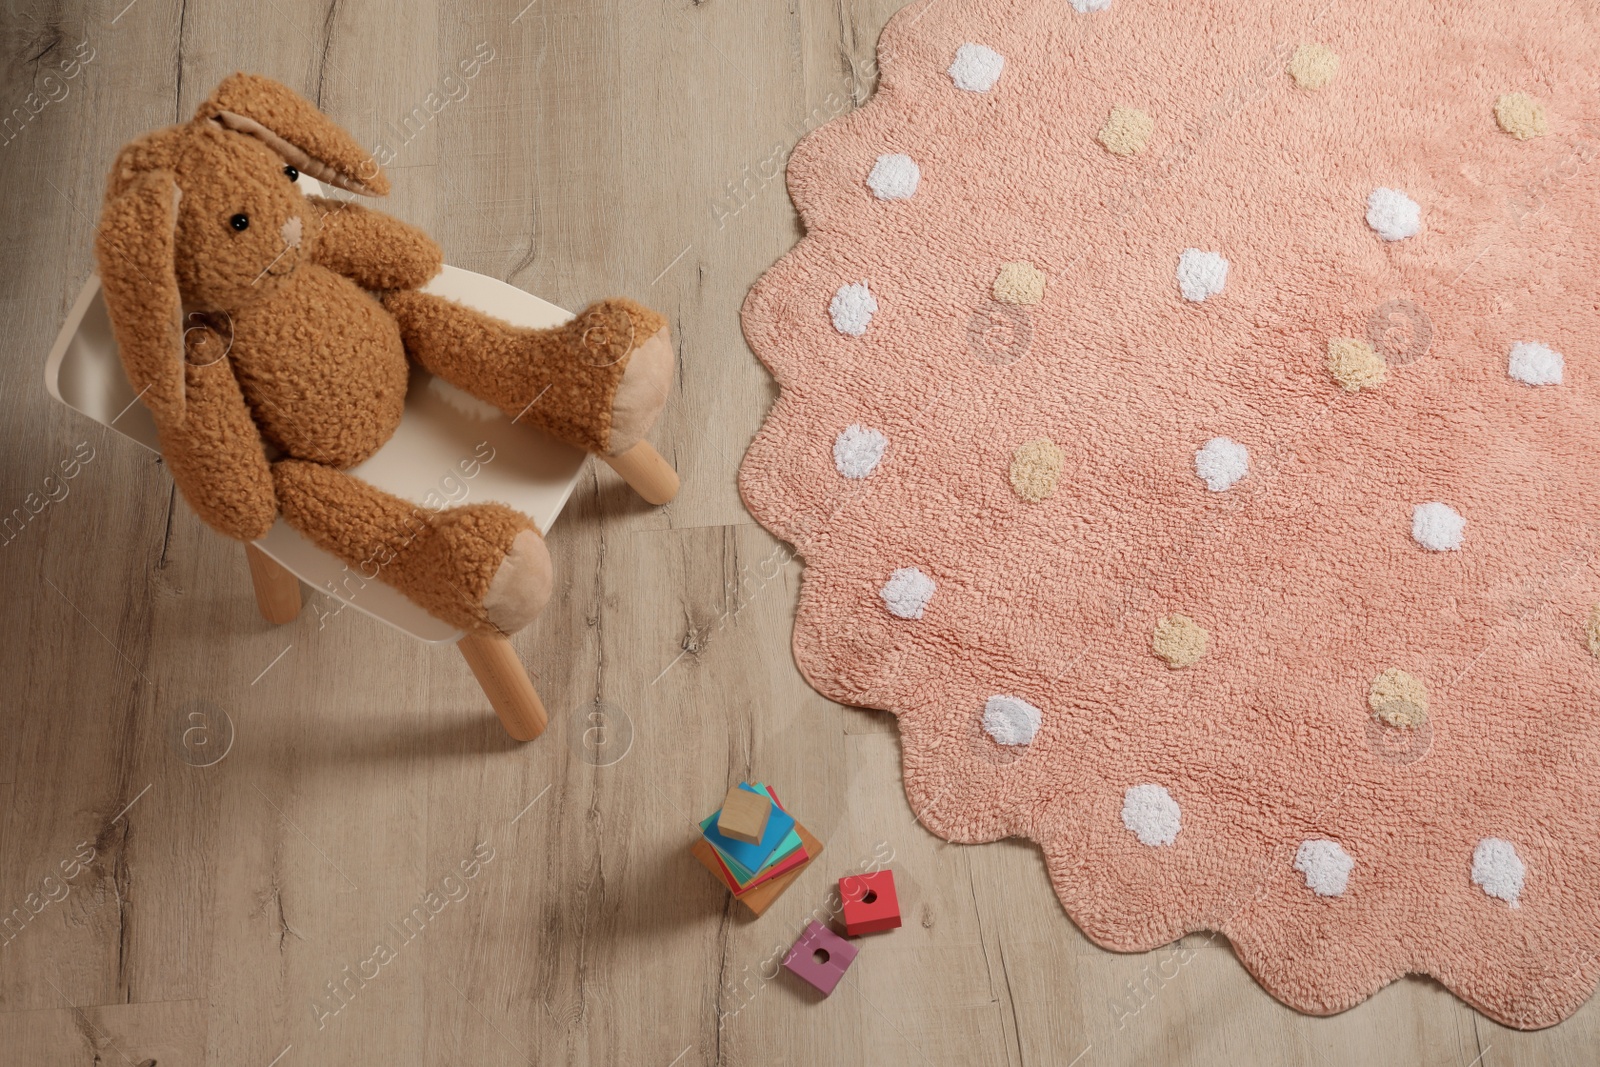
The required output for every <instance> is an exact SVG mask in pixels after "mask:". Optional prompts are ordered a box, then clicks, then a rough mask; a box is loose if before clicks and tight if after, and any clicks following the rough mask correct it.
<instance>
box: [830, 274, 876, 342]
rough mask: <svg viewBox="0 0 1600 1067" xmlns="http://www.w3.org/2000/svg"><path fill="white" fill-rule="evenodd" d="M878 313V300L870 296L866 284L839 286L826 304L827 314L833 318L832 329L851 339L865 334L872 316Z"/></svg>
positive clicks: (870, 293)
mask: <svg viewBox="0 0 1600 1067" xmlns="http://www.w3.org/2000/svg"><path fill="white" fill-rule="evenodd" d="M877 313H878V298H877V297H875V296H873V295H872V290H870V289H868V288H867V283H866V282H858V283H856V284H855V285H841V286H839V291H838V292H837V293H834V294H833V300H832V301H831V302H830V303H829V304H828V314H829V315H831V316H832V317H833V328H834V329H836V330H838V331H839V332H840V333H843V334H849V335H850V336H851V337H860V336H861V335H862V334H864V333H866V332H867V326H868V325H869V324H870V323H871V322H872V316H874V315H876V314H877Z"/></svg>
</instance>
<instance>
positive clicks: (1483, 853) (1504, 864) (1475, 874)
mask: <svg viewBox="0 0 1600 1067" xmlns="http://www.w3.org/2000/svg"><path fill="white" fill-rule="evenodd" d="M1527 875H1528V869H1527V868H1526V867H1524V866H1523V865H1522V857H1521V856H1518V855H1517V846H1515V845H1513V844H1512V843H1511V842H1510V841H1507V840H1505V839H1504V838H1500V837H1486V838H1484V839H1483V840H1482V841H1479V842H1478V847H1477V848H1475V849H1473V850H1472V884H1473V885H1475V886H1478V887H1479V888H1480V889H1482V890H1483V891H1484V892H1485V893H1488V894H1489V895H1490V896H1491V897H1495V898H1497V899H1500V900H1503V901H1505V902H1506V903H1507V904H1510V905H1511V906H1512V907H1513V908H1515V907H1517V898H1518V897H1520V896H1521V895H1522V883H1523V880H1524V879H1525V878H1526V877H1527Z"/></svg>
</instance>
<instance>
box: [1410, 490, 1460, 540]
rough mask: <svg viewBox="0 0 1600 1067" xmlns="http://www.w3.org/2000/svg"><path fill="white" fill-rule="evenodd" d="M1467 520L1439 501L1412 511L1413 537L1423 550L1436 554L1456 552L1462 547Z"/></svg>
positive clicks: (1421, 505) (1422, 505)
mask: <svg viewBox="0 0 1600 1067" xmlns="http://www.w3.org/2000/svg"><path fill="white" fill-rule="evenodd" d="M1466 530H1467V520H1466V519H1464V518H1462V517H1461V513H1460V512H1459V511H1457V510H1456V509H1455V508H1453V507H1451V506H1450V505H1449V504H1441V503H1440V502H1439V501H1437V500H1433V501H1430V502H1428V503H1426V504H1418V505H1417V506H1416V507H1414V508H1412V509H1411V536H1412V537H1413V538H1415V539H1416V542H1417V544H1419V545H1421V546H1422V547H1423V548H1427V549H1432V550H1433V551H1434V552H1454V551H1456V550H1457V549H1459V548H1460V547H1461V540H1462V537H1463V536H1464V535H1465V534H1466Z"/></svg>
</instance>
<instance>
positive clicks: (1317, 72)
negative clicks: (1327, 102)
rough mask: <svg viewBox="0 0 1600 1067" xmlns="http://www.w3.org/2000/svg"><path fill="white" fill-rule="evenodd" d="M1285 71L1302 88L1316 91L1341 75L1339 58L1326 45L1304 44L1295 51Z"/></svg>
mask: <svg viewBox="0 0 1600 1067" xmlns="http://www.w3.org/2000/svg"><path fill="white" fill-rule="evenodd" d="M1285 69H1286V70H1287V71H1288V73H1289V77H1291V78H1293V79H1294V83H1295V84H1296V85H1298V86H1300V88H1302V89H1311V90H1316V89H1320V88H1322V87H1323V86H1324V85H1327V84H1328V83H1329V82H1331V81H1333V77H1334V75H1335V74H1338V73H1339V57H1338V55H1337V54H1335V53H1334V51H1333V49H1331V48H1329V47H1328V46H1327V45H1325V44H1314V43H1313V44H1303V45H1301V46H1300V47H1299V48H1296V49H1295V50H1294V55H1293V56H1291V57H1289V66H1288V67H1287V68H1285Z"/></svg>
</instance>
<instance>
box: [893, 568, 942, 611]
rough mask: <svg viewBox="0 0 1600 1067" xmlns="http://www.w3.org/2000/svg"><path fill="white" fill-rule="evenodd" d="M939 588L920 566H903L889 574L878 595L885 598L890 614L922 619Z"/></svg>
mask: <svg viewBox="0 0 1600 1067" xmlns="http://www.w3.org/2000/svg"><path fill="white" fill-rule="evenodd" d="M937 588H938V587H937V586H936V585H934V582H933V579H932V578H929V577H928V576H927V575H926V574H923V573H922V571H921V570H919V569H918V568H916V567H901V568H900V569H899V570H897V571H895V572H894V573H893V574H891V575H889V580H888V581H887V582H885V583H883V588H881V589H879V590H878V595H879V596H880V597H882V598H883V606H884V607H886V608H888V609H889V614H891V615H896V616H898V617H900V618H902V619H920V618H922V613H923V612H924V611H926V610H927V607H928V601H930V600H932V599H933V594H934V591H935V590H936V589H937Z"/></svg>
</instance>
